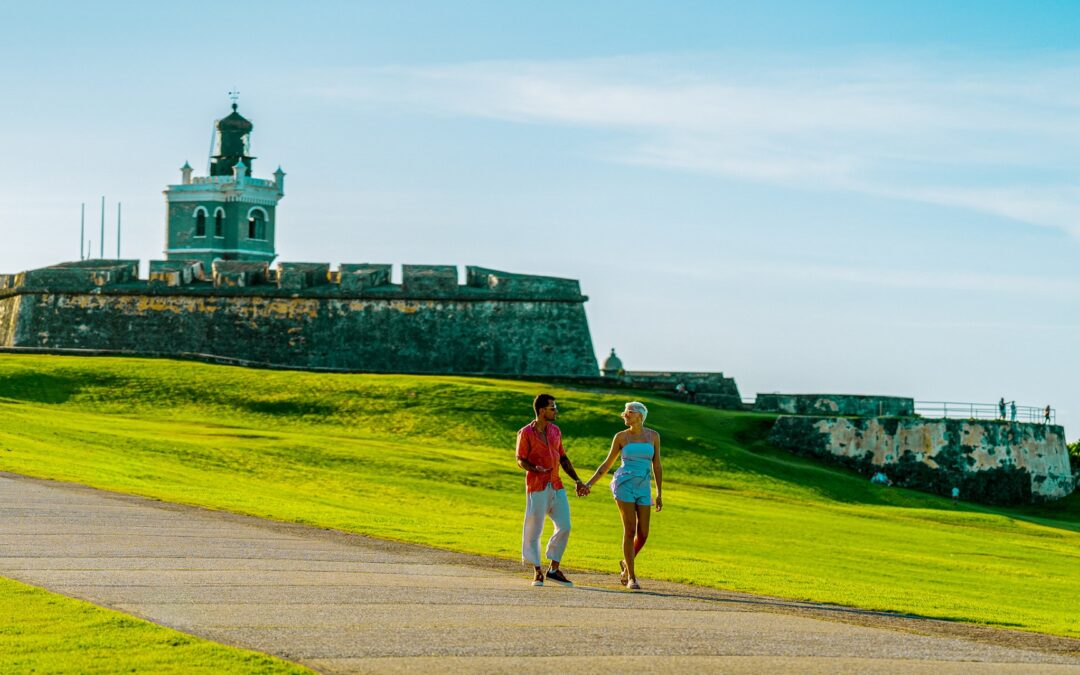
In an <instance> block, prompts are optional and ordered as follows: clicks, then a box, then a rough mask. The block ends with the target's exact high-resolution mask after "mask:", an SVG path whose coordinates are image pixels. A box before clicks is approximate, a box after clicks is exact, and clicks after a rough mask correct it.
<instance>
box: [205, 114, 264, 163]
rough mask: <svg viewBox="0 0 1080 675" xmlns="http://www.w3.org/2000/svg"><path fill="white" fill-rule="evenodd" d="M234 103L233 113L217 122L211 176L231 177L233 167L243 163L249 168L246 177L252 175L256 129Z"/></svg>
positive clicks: (211, 160)
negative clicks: (252, 131)
mask: <svg viewBox="0 0 1080 675" xmlns="http://www.w3.org/2000/svg"><path fill="white" fill-rule="evenodd" d="M236 107H237V106H236V101H233V104H232V112H231V113H229V115H227V116H226V117H224V118H223V119H220V120H218V122H217V136H216V139H215V141H214V154H213V155H212V156H211V157H210V175H211V176H231V175H233V167H234V166H236V164H237V163H238V162H243V163H244V165H245V166H246V167H247V172H246V174H245V175H247V176H250V175H251V160H253V159H255V158H254V157H252V156H251V155H250V154H248V153H250V152H251V130H252V129H254V128H255V125H254V124H252V123H251V122H250V121H249V120H248V119H247V118H246V117H244V116H243V115H241V114H240V113H238V112H236Z"/></svg>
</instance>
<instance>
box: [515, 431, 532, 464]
mask: <svg viewBox="0 0 1080 675" xmlns="http://www.w3.org/2000/svg"><path fill="white" fill-rule="evenodd" d="M528 457H529V440H528V439H527V438H525V432H524V431H519V432H518V439H517V458H518V459H527V458H528Z"/></svg>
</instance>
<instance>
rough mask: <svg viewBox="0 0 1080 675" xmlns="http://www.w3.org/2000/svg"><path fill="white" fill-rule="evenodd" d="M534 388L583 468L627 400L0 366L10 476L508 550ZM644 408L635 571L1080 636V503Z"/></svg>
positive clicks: (606, 545) (755, 424) (133, 366)
mask: <svg viewBox="0 0 1080 675" xmlns="http://www.w3.org/2000/svg"><path fill="white" fill-rule="evenodd" d="M541 389H545V390H551V391H552V393H554V394H555V395H556V396H558V397H559V407H560V419H559V425H560V426H561V427H562V429H563V432H564V435H565V437H566V446H567V449H568V451H569V453H570V457H571V459H572V460H573V461H574V464H575V465H576V466H577V467H578V468H579V471H580V473H583V474H586V475H588V474H589V473H591V470H592V469H593V468H595V466H596V465H597V464H598V463H599V462H600V461H601V460H602V459H603V457H604V455H605V454H606V451H607V448H608V445H609V443H610V439H611V436H612V435H613V434H614V433H615V432H616V431H617V430H619V429H620V428H621V423H620V420H619V419H618V413H619V412H620V411H621V409H622V404H623V402H624V400H625V395H621V394H620V395H611V394H598V393H589V392H584V391H574V390H566V389H559V388H555V387H547V386H540V385H536V384H530V383H525V382H506V381H494V380H482V379H467V378H453V377H441V378H438V377H411V376H378V375H326V374H320V375H315V374H305V373H285V372H268V371H256V370H243V369H237V368H226V367H215V366H207V365H202V364H192V363H182V362H170V361H154V360H117V359H75V358H62V357H44V356H34V357H31V356H11V355H0V420H2V421H0V470H6V471H12V472H16V473H22V474H27V475H33V476H41V477H49V478H57V479H62V480H69V481H75V482H79V483H84V484H87V485H93V486H96V487H102V488H106V489H111V490H117V491H122V492H128V493H133V494H140V495H146V496H151V497H156V498H159V499H163V500H168V501H175V502H182V503H189V504H198V505H201V506H208V507H211V508H219V509H228V510H232V511H237V512H241V513H248V514H253V515H257V516H264V517H268V518H274V519H278V520H284V521H292V522H301V523H310V524H316V525H320V526H325V527H333V528H339V529H343V530H349V531H354V532H360V533H364V534H370V535H374V536H378V537H386V538H393V539H399V540H404V541H412V542H418V543H424V544H430V545H433V546H439V547H443V548H450V549H456V550H462V551H469V552H474V553H482V554H489V555H496V556H502V557H506V558H511V559H516V558H518V557H519V556H520V554H519V546H520V528H521V517H522V512H523V507H524V495H523V492H524V487H523V484H524V478H523V475H522V472H520V471H519V470H518V469H517V467H516V466H515V464H514V458H513V443H514V434H515V432H516V430H517V429H518V428H519V427H520V426H522V425H523V424H525V423H527V422H528V421H529V419H530V418H531V410H530V403H531V399H532V396H533V395H534V394H535V393H537V392H538V391H539V390H541ZM643 400H645V401H646V403H648V404H649V406H650V411H651V413H650V416H649V423H650V426H653V427H655V428H656V429H658V430H659V431H660V432H661V434H662V435H663V439H664V468H665V478H666V480H665V490H664V497H665V509H664V511H663V512H661V513H660V514H655V515H654V518H653V533H652V538H651V539H650V541H649V544H648V546H647V547H646V549H645V552H644V553H643V554H642V557H641V558H640V559H639V572H640V574H641V575H642V576H643V577H644V578H650V577H652V578H663V579H669V580H674V581H683V582H690V583H695V584H701V585H706V586H713V587H718V588H727V589H733V590H740V591H749V592H755V593H764V594H770V595H777V596H782V597H787V598H796V599H806V600H814V601H823V602H834V603H840V604H846V605H851V606H856V607H862V608H868V609H882V610H893V611H900V612H909V613H912V614H919V615H924V616H932V617H940V618H949V619H957V620H964V621H972V622H978V623H985V624H990V625H998V626H1008V627H1015V628H1021V629H1025V630H1037V631H1043V632H1049V633H1055V634H1059V635H1067V636H1075V637H1080V626H1077V625H1076V622H1075V608H1076V607H1078V606H1080V574H1078V573H1077V570H1078V569H1080V532H1078V530H1080V503H1078V501H1077V499H1076V498H1075V497H1074V498H1070V499H1069V500H1066V501H1065V502H1064V503H1059V504H1057V505H1055V506H1053V507H1044V508H1042V509H1014V510H1007V509H991V508H982V507H972V506H966V505H962V506H960V507H954V506H952V505H951V504H950V503H949V502H948V500H944V499H940V498H937V497H933V496H930V495H924V494H921V493H916V492H911V491H906V490H899V489H895V488H883V487H879V486H873V485H870V484H869V483H868V482H867V481H866V480H864V479H862V478H860V477H859V476H856V475H853V474H850V473H847V472H845V471H842V470H838V469H834V468H831V467H827V466H823V465H819V464H815V463H813V462H810V461H808V460H804V459H801V458H797V457H793V456H790V455H788V454H786V453H783V452H780V451H777V450H774V449H772V448H771V447H770V446H768V444H767V443H766V442H765V441H764V440H763V439H764V437H765V435H766V433H767V430H768V428H769V425H770V424H771V418H770V417H768V416H761V415H752V414H745V413H729V412H722V411H715V410H708V409H704V408H698V407H694V406H687V405H683V404H680V403H675V402H671V401H665V400H654V399H650V398H648V397H643ZM572 507H573V509H574V533H573V535H572V537H571V543H570V548H569V550H568V552H567V556H566V560H565V561H564V562H565V564H566V566H567V569H568V570H569V571H572V570H573V569H574V568H583V567H585V568H590V569H596V570H611V571H613V572H614V571H615V570H616V569H617V564H616V561H617V559H618V557H619V556H620V546H619V541H620V536H621V532H620V526H619V521H618V516H617V513H616V509H615V507H614V505H613V503H612V501H611V499H610V496H609V493H608V492H607V490H606V481H603V482H602V484H601V485H600V486H597V488H596V489H595V490H594V492H593V495H592V496H590V497H588V498H585V499H574V500H573V504H572ZM523 578H524V576H523Z"/></svg>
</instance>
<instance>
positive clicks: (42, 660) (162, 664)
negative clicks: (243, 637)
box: [0, 578, 312, 675]
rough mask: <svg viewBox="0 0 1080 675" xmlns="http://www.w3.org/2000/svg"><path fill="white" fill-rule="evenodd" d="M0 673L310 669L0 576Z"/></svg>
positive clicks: (296, 670) (227, 671) (273, 671)
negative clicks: (200, 637) (210, 640)
mask: <svg viewBox="0 0 1080 675" xmlns="http://www.w3.org/2000/svg"><path fill="white" fill-rule="evenodd" d="M0 672H4V673H106V672H129V673H207V674H210V673H213V674H214V675H217V674H218V673H253V672H259V673H296V674H300V673H311V672H312V671H310V670H308V669H306V668H303V667H301V666H298V665H295V664H292V663H288V662H286V661H281V660H279V659H275V658H273V657H270V656H266V655H265V654H259V653H256V652H250V651H247V650H243V649H236V648H234V647H226V646H224V645H220V644H217V643H214V642H209V641H207V640H202V639H199V638H196V637H192V636H190V635H186V634H184V633H180V632H178V631H175V630H172V629H171V628H164V627H162V626H158V625H156V624H153V623H150V622H149V621H143V620H142V619H137V618H135V617H132V616H127V615H125V614H121V613H120V612H114V611H112V610H108V609H102V608H101V607H95V606H94V605H91V604H90V603H87V602H82V601H81V600H73V599H71V598H67V597H64V596H62V595H57V594H55V593H49V592H47V591H44V590H41V589H40V588H34V587H33V586H27V585H25V584H21V583H19V582H16V581H11V580H9V579H3V578H0Z"/></svg>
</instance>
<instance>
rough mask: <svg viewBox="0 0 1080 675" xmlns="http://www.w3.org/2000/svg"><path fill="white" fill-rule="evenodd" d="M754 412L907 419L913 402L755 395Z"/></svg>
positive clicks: (838, 396)
mask: <svg viewBox="0 0 1080 675" xmlns="http://www.w3.org/2000/svg"><path fill="white" fill-rule="evenodd" d="M754 411H755V412H767V413H787V414H789V415H851V416H854V417H907V416H912V415H914V414H915V400H914V399H910V398H904V397H900V396H860V395H852V394H758V395H757V398H756V399H755V401H754Z"/></svg>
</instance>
